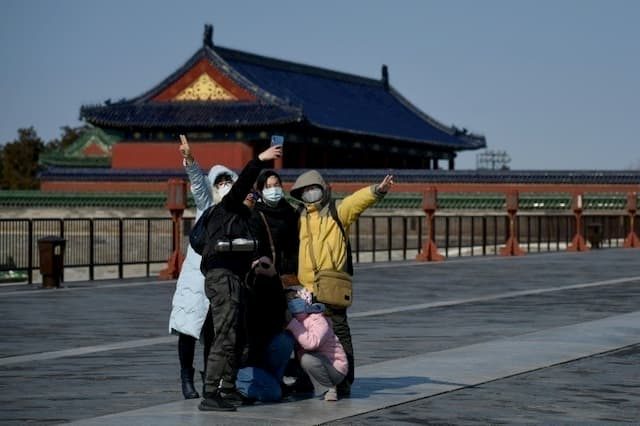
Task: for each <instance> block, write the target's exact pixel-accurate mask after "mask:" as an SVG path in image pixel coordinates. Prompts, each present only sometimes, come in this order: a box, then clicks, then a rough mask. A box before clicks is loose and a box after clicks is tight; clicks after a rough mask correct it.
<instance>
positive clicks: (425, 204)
mask: <svg viewBox="0 0 640 426" xmlns="http://www.w3.org/2000/svg"><path fill="white" fill-rule="evenodd" d="M437 208H438V191H437V190H436V189H435V188H427V190H426V191H424V192H423V194H422V209H423V210H424V212H425V213H426V214H427V224H428V226H429V235H428V236H427V241H426V242H425V243H424V245H423V246H422V251H420V253H418V255H417V256H416V260H422V261H424V262H434V261H436V262H437V261H442V260H444V256H443V255H441V254H440V253H438V247H437V246H436V243H435V237H436V236H435V233H434V232H433V225H434V222H435V218H434V215H435V212H436V209H437Z"/></svg>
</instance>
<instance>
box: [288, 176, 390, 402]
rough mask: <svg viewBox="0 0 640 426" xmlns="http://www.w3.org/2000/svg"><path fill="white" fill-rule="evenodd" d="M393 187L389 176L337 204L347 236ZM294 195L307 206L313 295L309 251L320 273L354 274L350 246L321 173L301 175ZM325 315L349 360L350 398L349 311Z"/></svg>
mask: <svg viewBox="0 0 640 426" xmlns="http://www.w3.org/2000/svg"><path fill="white" fill-rule="evenodd" d="M392 186H393V176H392V175H387V176H385V177H384V179H382V181H381V182H380V183H379V184H377V185H371V186H367V187H365V188H362V189H360V190H358V191H356V192H354V193H353V194H351V195H349V196H347V197H345V198H344V199H343V200H342V201H341V202H340V203H337V204H336V206H335V207H336V208H335V211H336V212H337V216H338V218H339V219H340V222H341V223H342V226H343V228H344V231H345V233H346V235H347V236H348V235H349V227H350V226H351V224H353V223H354V222H355V221H357V220H358V217H359V216H360V214H361V213H362V212H364V211H365V210H366V209H367V208H369V207H371V206H372V205H373V204H375V202H376V201H378V200H379V199H381V198H382V197H384V196H385V194H386V193H387V192H388V191H389V189H391V187H392ZM290 194H291V196H292V197H293V198H295V199H296V200H298V201H301V202H302V204H303V206H304V208H303V209H302V210H301V212H300V224H299V229H300V247H299V250H298V280H299V281H300V284H301V285H302V286H303V287H304V288H306V289H307V290H309V291H310V292H313V279H314V267H313V264H312V263H313V262H312V260H311V251H310V250H309V249H310V247H311V245H313V246H312V247H311V248H312V252H313V255H314V258H315V263H316V265H317V269H318V270H327V269H328V270H336V271H345V272H350V271H348V268H347V264H348V254H347V243H346V241H345V239H344V237H343V235H342V231H341V230H340V226H339V225H338V223H337V222H336V221H335V220H334V219H333V216H332V214H331V208H330V207H331V203H333V202H334V201H332V200H331V188H330V186H329V185H328V184H327V182H326V181H325V180H324V178H323V177H322V175H321V174H320V173H319V172H318V171H317V170H309V171H308V172H305V173H303V174H302V175H300V176H299V177H298V179H296V181H295V183H294V184H293V186H292V187H291V191H290ZM325 314H326V315H327V316H329V317H330V318H331V321H332V323H333V330H334V332H335V334H336V335H337V336H338V338H339V339H340V343H342V346H343V347H344V350H345V352H346V353H347V359H348V360H349V372H348V374H347V378H346V380H343V381H342V383H341V384H340V386H339V387H338V395H339V396H340V397H348V396H350V394H351V384H352V383H353V380H354V362H353V361H354V356H353V345H352V343H351V330H350V329H349V323H348V322H347V310H346V308H339V307H336V306H327V307H326V311H325Z"/></svg>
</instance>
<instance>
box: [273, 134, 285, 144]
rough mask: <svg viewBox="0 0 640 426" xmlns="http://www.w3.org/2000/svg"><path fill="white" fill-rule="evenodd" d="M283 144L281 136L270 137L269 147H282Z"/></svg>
mask: <svg viewBox="0 0 640 426" xmlns="http://www.w3.org/2000/svg"><path fill="white" fill-rule="evenodd" d="M283 143H284V136H281V135H272V136H271V146H276V145H282V144H283Z"/></svg>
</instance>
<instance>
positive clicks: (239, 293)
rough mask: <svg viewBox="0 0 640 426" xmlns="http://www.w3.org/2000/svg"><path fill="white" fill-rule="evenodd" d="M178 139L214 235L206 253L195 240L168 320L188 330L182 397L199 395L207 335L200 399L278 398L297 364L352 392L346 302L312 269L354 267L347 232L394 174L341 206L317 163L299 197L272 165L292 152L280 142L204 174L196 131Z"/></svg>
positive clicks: (327, 386) (298, 187) (338, 390)
mask: <svg viewBox="0 0 640 426" xmlns="http://www.w3.org/2000/svg"><path fill="white" fill-rule="evenodd" d="M180 139H181V142H180V147H179V151H180V153H181V155H182V157H183V165H184V167H185V171H186V173H187V176H188V178H189V181H190V183H191V192H192V194H193V198H194V201H195V204H196V220H203V221H205V222H204V223H203V225H204V227H205V230H206V237H207V239H206V244H205V245H204V248H203V249H202V251H201V253H196V251H195V250H194V249H193V247H191V246H189V247H188V249H187V255H186V258H185V261H184V263H183V265H182V270H181V273H180V276H179V278H178V281H177V283H176V291H175V294H174V296H173V303H172V311H171V316H170V321H169V330H170V332H171V333H177V334H178V356H179V360H180V375H181V383H182V393H183V395H184V397H185V398H187V399H190V398H199V397H200V396H201V395H200V394H199V393H198V391H197V390H196V388H195V385H194V375H195V369H194V357H195V346H196V341H197V340H199V339H202V341H203V348H204V353H203V359H204V371H203V372H201V374H202V379H203V383H204V385H203V388H202V398H203V399H202V401H201V403H200V405H199V409H200V410H204V411H234V410H236V407H237V406H239V405H242V404H249V403H253V402H255V401H263V402H275V401H279V400H280V399H281V398H282V396H283V392H287V391H289V390H290V388H291V385H289V384H285V383H283V377H284V375H285V371H286V370H287V368H290V367H291V366H292V365H293V366H294V370H297V381H298V384H300V383H304V382H306V383H310V385H312V387H311V386H309V388H310V390H312V391H313V392H314V395H317V396H322V397H323V398H324V399H325V400H327V401H336V400H338V399H339V398H340V397H343V398H344V397H348V396H349V395H350V393H351V384H352V383H353V381H354V356H353V345H352V342H351V331H350V329H349V324H348V321H347V309H346V308H343V307H338V306H332V305H325V304H322V303H318V302H317V301H316V300H315V295H314V293H313V283H314V275H315V272H316V271H318V270H336V271H347V270H348V268H347V266H348V264H349V263H350V259H349V253H348V250H347V246H348V240H347V239H346V238H345V234H344V231H345V230H346V235H348V229H349V226H350V225H351V224H352V223H353V222H355V221H356V220H357V219H358V217H359V215H360V214H361V213H362V212H363V211H364V210H366V209H367V208H368V207H369V206H371V205H373V204H374V203H375V202H376V201H377V200H378V199H380V198H381V197H383V196H384V195H385V194H386V193H387V192H388V190H389V189H390V188H391V186H392V185H393V177H392V176H391V175H387V176H386V177H385V178H384V179H383V180H382V181H381V182H380V183H379V184H377V185H371V186H367V187H365V188H362V189H360V190H359V191H356V192H355V193H353V194H351V195H349V196H347V197H345V198H344V199H343V200H342V202H340V203H339V204H338V205H337V206H336V205H335V204H333V203H334V201H333V200H332V199H331V190H330V187H329V185H328V184H327V183H326V182H325V180H324V179H323V177H322V176H321V175H320V173H318V172H317V171H315V170H310V171H308V172H306V173H303V174H302V175H301V176H299V177H298V179H297V180H296V181H295V183H294V185H293V186H292V188H291V190H290V196H291V197H292V198H293V199H294V200H296V201H298V202H299V203H300V205H299V206H298V208H297V209H295V208H294V207H293V206H292V205H291V204H289V202H287V200H286V199H285V194H284V190H283V187H282V180H281V178H280V176H279V175H278V173H277V172H276V171H274V170H265V168H266V166H267V165H268V164H269V162H270V161H272V160H275V159H276V158H280V157H281V156H282V155H283V148H282V145H276V146H271V147H270V148H268V149H266V150H265V151H263V152H261V153H260V154H259V155H258V158H257V159H254V160H251V161H249V162H248V163H247V165H246V166H245V167H244V168H243V169H242V171H241V172H240V174H239V175H237V174H236V173H234V172H233V171H232V170H230V169H228V168H226V167H224V166H221V165H217V166H214V167H212V168H211V170H210V171H209V174H208V175H207V176H205V175H203V174H202V171H201V169H200V167H199V165H198V163H197V162H196V161H195V159H194V158H193V155H192V152H191V148H190V146H189V143H188V141H187V139H186V137H185V136H184V135H181V136H180ZM332 210H333V212H335V213H334V214H332ZM336 215H337V216H336ZM201 217H202V219H201ZM295 367H298V368H295ZM287 375H289V373H288V374H287ZM297 388H298V389H300V386H298V387H297ZM311 388H312V389H311Z"/></svg>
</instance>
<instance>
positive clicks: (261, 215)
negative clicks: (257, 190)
mask: <svg viewBox="0 0 640 426" xmlns="http://www.w3.org/2000/svg"><path fill="white" fill-rule="evenodd" d="M258 213H259V214H260V217H261V218H262V221H263V222H264V227H265V228H266V230H267V235H268V236H269V244H270V245H271V256H272V259H271V262H273V264H274V265H275V264H276V247H275V245H274V244H273V237H272V236H271V229H269V223H268V222H267V218H266V217H264V213H262V212H258Z"/></svg>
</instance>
